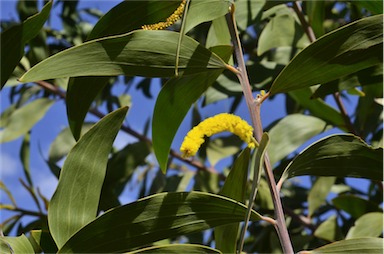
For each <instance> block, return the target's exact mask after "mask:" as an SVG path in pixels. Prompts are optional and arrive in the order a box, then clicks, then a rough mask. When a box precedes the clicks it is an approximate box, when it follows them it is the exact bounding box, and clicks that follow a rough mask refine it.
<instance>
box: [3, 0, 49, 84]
mask: <svg viewBox="0 0 384 254" xmlns="http://www.w3.org/2000/svg"><path fill="white" fill-rule="evenodd" d="M51 7H52V1H49V2H48V3H47V4H46V5H45V6H44V7H43V9H42V10H41V12H40V13H37V14H35V15H33V16H31V17H29V18H28V19H27V20H25V21H24V22H23V23H22V24H19V25H16V26H13V27H11V28H9V29H7V30H5V31H4V32H2V33H1V43H0V44H1V88H3V86H4V84H5V83H6V82H7V80H8V78H9V77H10V76H11V74H12V72H13V71H14V69H15V68H16V66H17V65H18V64H19V62H20V60H21V58H22V57H23V55H24V46H25V44H26V43H27V42H28V41H29V40H31V39H32V38H34V37H35V36H36V35H38V33H39V32H40V30H41V28H42V27H43V25H44V23H45V21H47V19H48V16H49V13H50V11H51Z"/></svg>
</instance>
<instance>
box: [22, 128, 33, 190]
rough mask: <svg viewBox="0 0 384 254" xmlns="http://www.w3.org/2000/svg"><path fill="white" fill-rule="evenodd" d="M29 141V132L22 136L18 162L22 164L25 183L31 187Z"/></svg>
mask: <svg viewBox="0 0 384 254" xmlns="http://www.w3.org/2000/svg"><path fill="white" fill-rule="evenodd" d="M30 140H31V134H30V132H27V133H26V134H25V136H24V139H23V143H22V144H21V148H20V160H21V163H22V164H23V170H24V175H25V178H26V179H27V182H28V184H29V186H30V187H33V183H32V177H31V167H30V154H31V153H30V145H31V143H30Z"/></svg>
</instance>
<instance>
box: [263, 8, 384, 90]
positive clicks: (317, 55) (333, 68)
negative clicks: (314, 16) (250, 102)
mask: <svg viewBox="0 0 384 254" xmlns="http://www.w3.org/2000/svg"><path fill="white" fill-rule="evenodd" d="M382 50H383V16H382V15H377V16H372V17H368V18H363V19H360V20H357V21H355V22H353V23H351V24H348V25H346V26H343V27H341V28H339V29H337V30H334V31H332V32H330V33H328V34H326V35H324V36H323V37H321V38H319V39H318V40H316V41H315V42H314V43H312V44H311V45H309V46H308V47H306V48H305V49H304V50H303V51H301V52H300V53H299V54H298V55H297V56H296V57H295V58H293V60H292V61H291V62H290V63H289V64H288V65H287V66H286V67H285V68H284V69H283V70H282V72H281V73H280V74H279V76H278V77H277V78H276V79H275V81H274V82H273V84H272V87H271V89H270V93H271V94H276V93H282V92H288V91H292V90H296V89H300V88H304V87H309V86H312V85H316V84H319V83H326V82H329V81H332V80H335V79H338V78H340V77H342V76H345V75H348V74H351V73H354V72H357V71H359V70H362V69H366V68H368V67H370V66H373V65H376V64H378V63H380V62H382V57H381V56H382V52H383V51H382Z"/></svg>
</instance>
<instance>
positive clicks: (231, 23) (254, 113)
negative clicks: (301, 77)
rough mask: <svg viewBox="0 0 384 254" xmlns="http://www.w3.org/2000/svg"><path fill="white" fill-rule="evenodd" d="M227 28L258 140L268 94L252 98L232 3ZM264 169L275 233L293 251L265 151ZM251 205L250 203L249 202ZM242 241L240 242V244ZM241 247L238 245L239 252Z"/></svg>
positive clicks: (238, 74)
mask: <svg viewBox="0 0 384 254" xmlns="http://www.w3.org/2000/svg"><path fill="white" fill-rule="evenodd" d="M226 18H227V23H228V28H229V31H230V34H231V39H232V43H233V46H234V50H235V57H236V61H237V64H238V73H235V74H237V76H238V78H239V81H240V84H241V88H242V90H243V94H244V97H245V101H246V103H247V106H248V110H249V112H250V115H251V119H252V125H253V126H254V135H255V138H256V140H257V141H258V142H260V140H261V136H262V134H263V127H262V124H261V117H260V107H261V103H262V102H263V101H264V100H265V99H266V98H267V97H268V94H266V95H264V96H261V97H258V98H257V99H256V100H255V99H254V98H253V95H252V90H251V86H250V83H249V80H248V74H247V69H246V66H245V62H244V56H243V52H242V49H241V43H240V38H239V34H238V31H237V25H236V21H235V15H234V5H233V4H232V8H231V13H230V14H227V15H226ZM264 160H265V161H264V170H265V174H266V178H267V182H268V185H269V189H270V192H271V194H272V200H273V205H274V207H275V218H276V223H275V224H274V226H275V229H276V231H277V234H278V236H279V239H280V243H281V246H282V249H283V252H284V253H293V247H292V244H291V240H290V237H289V234H288V229H287V226H286V224H285V218H284V211H283V207H282V204H281V199H280V195H279V192H278V191H277V188H276V181H275V178H274V176H273V172H272V166H271V163H270V161H269V157H268V153H267V152H266V153H265V159H264ZM249 205H252V204H249ZM242 244H243V243H241V245H242ZM241 249H242V248H241V247H240V252H241V251H242V250H241Z"/></svg>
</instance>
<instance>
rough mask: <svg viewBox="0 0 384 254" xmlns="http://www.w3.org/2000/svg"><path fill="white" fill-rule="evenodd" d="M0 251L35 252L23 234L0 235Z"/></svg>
mask: <svg viewBox="0 0 384 254" xmlns="http://www.w3.org/2000/svg"><path fill="white" fill-rule="evenodd" d="M0 252H1V253H10V254H11V253H15V254H18V253H35V252H34V250H33V247H32V245H31V243H30V242H29V240H28V238H27V237H26V236H25V235H24V234H23V235H21V236H18V237H8V236H7V237H0Z"/></svg>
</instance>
